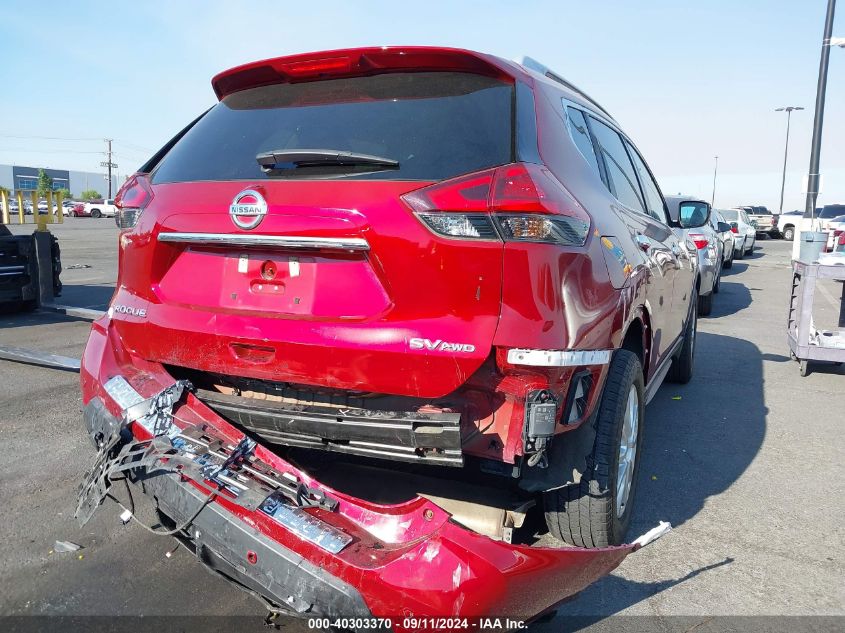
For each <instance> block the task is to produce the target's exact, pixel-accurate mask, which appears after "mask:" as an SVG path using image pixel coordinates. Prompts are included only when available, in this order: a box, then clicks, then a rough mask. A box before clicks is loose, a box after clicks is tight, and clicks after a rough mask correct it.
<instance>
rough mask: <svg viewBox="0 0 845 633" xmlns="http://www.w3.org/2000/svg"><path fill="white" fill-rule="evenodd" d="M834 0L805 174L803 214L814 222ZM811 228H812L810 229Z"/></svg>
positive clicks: (829, 9) (829, 3) (828, 17)
mask: <svg viewBox="0 0 845 633" xmlns="http://www.w3.org/2000/svg"><path fill="white" fill-rule="evenodd" d="M835 11H836V0H827V14H826V16H825V20H824V36H823V37H822V54H821V59H820V61H819V82H818V85H817V86H816V110H815V114H814V116H813V144H812V147H811V149H810V173H809V174H808V175H807V204H806V207H805V209H804V213H805V214H809V216H810V219H811V222H813V223H815V216H816V200H818V197H819V160H820V157H821V149H822V124H823V123H824V97H825V91H826V88H827V66H828V61H829V60H830V39H831V38H830V36H831V34H832V33H833V14H834V12H835ZM811 230H813V229H811Z"/></svg>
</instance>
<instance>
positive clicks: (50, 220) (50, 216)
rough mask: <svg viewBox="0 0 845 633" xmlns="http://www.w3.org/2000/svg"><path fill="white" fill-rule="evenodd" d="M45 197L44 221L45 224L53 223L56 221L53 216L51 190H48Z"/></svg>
mask: <svg viewBox="0 0 845 633" xmlns="http://www.w3.org/2000/svg"><path fill="white" fill-rule="evenodd" d="M45 197H46V198H47V218H46V221H45V222H46V223H47V224H53V223H54V222H55V221H56V219H55V217H54V216H53V192H52V191H48V192H47V193H46V195H45Z"/></svg>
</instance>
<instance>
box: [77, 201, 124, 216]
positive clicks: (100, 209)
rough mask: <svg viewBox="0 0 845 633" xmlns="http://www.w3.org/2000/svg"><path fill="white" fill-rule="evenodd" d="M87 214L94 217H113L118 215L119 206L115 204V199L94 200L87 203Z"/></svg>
mask: <svg viewBox="0 0 845 633" xmlns="http://www.w3.org/2000/svg"><path fill="white" fill-rule="evenodd" d="M85 215H90V216H91V217H92V218H113V217H114V216H115V215H117V207H116V206H114V199H113V198H109V199H107V200H94V201H91V202H86V203H85Z"/></svg>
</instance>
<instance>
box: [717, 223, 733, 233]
mask: <svg viewBox="0 0 845 633" xmlns="http://www.w3.org/2000/svg"><path fill="white" fill-rule="evenodd" d="M718 229H719V233H727V232H728V231H730V230H731V225H730V224H728V223H727V222H719V224H718Z"/></svg>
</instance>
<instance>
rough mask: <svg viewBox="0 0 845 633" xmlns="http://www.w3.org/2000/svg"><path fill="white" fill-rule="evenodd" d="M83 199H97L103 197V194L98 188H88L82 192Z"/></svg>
mask: <svg viewBox="0 0 845 633" xmlns="http://www.w3.org/2000/svg"><path fill="white" fill-rule="evenodd" d="M80 197H81V198H82V199H83V200H96V199H97V198H102V197H103V196H101V195H100V192H99V191H97V190H96V189H86V190H85V191H83V192H82V195H81V196H80Z"/></svg>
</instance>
